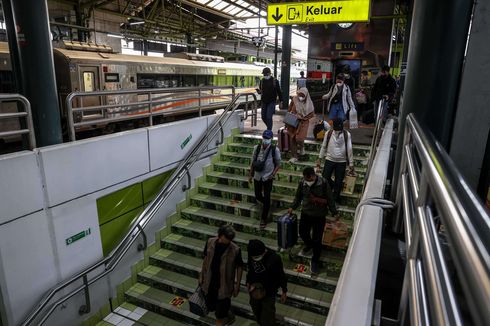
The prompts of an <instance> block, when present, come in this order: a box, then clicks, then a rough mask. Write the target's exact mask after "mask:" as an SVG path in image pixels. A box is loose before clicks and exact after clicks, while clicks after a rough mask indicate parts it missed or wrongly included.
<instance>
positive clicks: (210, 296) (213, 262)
mask: <svg viewBox="0 0 490 326" xmlns="http://www.w3.org/2000/svg"><path fill="white" fill-rule="evenodd" d="M234 238H235V230H234V229H233V227H232V226H230V225H223V226H221V227H220V228H219V229H218V236H217V237H212V238H210V239H209V240H208V241H207V243H206V247H205V248H204V260H203V263H202V270H201V273H200V274H199V285H200V286H201V288H202V290H203V291H204V293H205V295H206V296H205V297H206V305H207V307H208V310H209V311H214V312H215V314H216V326H225V325H231V324H232V323H233V321H234V319H235V316H234V315H233V314H231V313H230V307H231V297H232V296H233V297H236V296H237V295H238V293H239V292H240V281H241V279H242V271H243V265H244V263H243V259H242V251H241V249H240V247H238V245H236V244H235V243H234V242H233V239H234Z"/></svg>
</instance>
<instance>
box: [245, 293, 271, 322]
mask: <svg viewBox="0 0 490 326" xmlns="http://www.w3.org/2000/svg"><path fill="white" fill-rule="evenodd" d="M250 306H251V307H252V311H253V313H254V315H255V318H256V319H257V323H258V324H259V325H260V326H274V325H276V299H275V298H274V297H267V296H266V297H265V298H263V299H261V300H254V299H252V298H250Z"/></svg>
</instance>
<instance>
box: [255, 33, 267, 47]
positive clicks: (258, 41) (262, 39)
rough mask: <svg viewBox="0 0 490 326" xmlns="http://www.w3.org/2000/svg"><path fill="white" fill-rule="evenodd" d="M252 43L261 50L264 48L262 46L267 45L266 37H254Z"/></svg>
mask: <svg viewBox="0 0 490 326" xmlns="http://www.w3.org/2000/svg"><path fill="white" fill-rule="evenodd" d="M252 43H253V44H254V45H255V46H256V47H258V48H260V47H262V46H264V45H265V37H263V36H254V37H252Z"/></svg>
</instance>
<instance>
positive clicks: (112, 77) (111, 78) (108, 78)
mask: <svg viewBox="0 0 490 326" xmlns="http://www.w3.org/2000/svg"><path fill="white" fill-rule="evenodd" d="M104 77H105V82H106V83H119V74H118V73H106V74H105V75H104Z"/></svg>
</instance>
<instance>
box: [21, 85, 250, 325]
mask: <svg viewBox="0 0 490 326" xmlns="http://www.w3.org/2000/svg"><path fill="white" fill-rule="evenodd" d="M249 96H251V97H252V98H253V102H252V108H251V110H252V112H251V113H249V107H248V105H247V106H246V111H245V117H249V116H251V117H252V119H253V120H252V125H254V122H253V121H254V120H255V121H256V119H257V104H256V103H257V96H256V94H255V93H240V94H238V95H236V96H235V97H234V98H233V99H232V100H231V102H230V103H229V104H228V106H227V107H226V108H225V109H224V111H223V113H222V114H221V115H220V116H219V117H218V118H217V119H216V120H215V121H214V122H213V123H212V124H211V126H209V127H208V128H207V129H206V131H205V133H204V134H203V135H202V136H201V138H200V139H199V141H198V142H197V143H196V144H194V146H193V147H192V148H191V149H190V151H189V153H188V154H187V155H186V157H185V158H184V159H183V160H182V161H181V163H180V164H179V166H178V167H177V168H176V169H175V172H174V173H173V174H172V176H171V177H170V178H169V179H168V181H167V182H166V184H165V185H164V186H163V188H162V189H161V190H160V192H159V193H158V195H157V196H156V197H155V198H154V199H153V200H152V201H151V202H150V204H149V205H148V206H147V207H146V208H145V209H144V210H143V211H142V212H141V213H140V214H139V215H138V217H137V218H136V222H135V223H134V224H133V226H132V227H131V229H130V230H129V232H128V233H127V234H126V235H125V236H124V238H123V239H122V240H121V242H120V243H119V244H118V245H117V247H116V248H115V249H113V250H112V251H111V253H110V254H109V255H108V256H107V257H105V258H104V259H102V260H100V261H99V262H97V263H95V264H93V265H92V266H90V267H88V268H87V269H85V270H84V271H82V272H80V273H78V274H76V275H75V276H73V277H71V278H70V279H68V280H66V281H63V282H62V283H61V284H59V285H57V286H56V287H54V288H53V289H51V290H50V291H48V293H47V294H46V295H45V296H44V297H43V299H42V300H41V301H40V303H39V304H38V305H37V306H36V308H35V309H34V310H33V311H32V312H31V313H29V315H28V316H27V318H26V319H25V320H24V321H23V322H22V324H21V325H22V326H27V325H31V324H32V323H33V322H34V321H35V320H36V319H38V318H39V317H40V321H39V322H38V323H37V324H36V325H42V324H43V323H44V322H45V321H46V320H47V319H48V318H49V316H50V315H51V314H52V313H53V312H54V310H55V309H56V308H57V307H58V306H59V305H60V304H62V303H63V302H65V301H67V300H69V299H70V298H72V297H73V296H75V295H76V294H78V293H80V292H82V291H85V298H86V303H85V305H83V306H82V307H80V310H79V313H80V314H81V315H82V314H86V313H88V312H90V294H89V287H90V285H92V284H93V283H95V282H97V281H98V280H100V279H102V278H104V277H105V276H107V275H108V274H110V273H111V272H112V271H113V270H114V269H115V268H116V267H117V265H118V264H119V263H120V262H121V260H122V259H123V258H124V257H125V255H126V254H127V253H128V251H129V249H130V248H131V246H132V245H133V243H134V242H135V241H136V239H137V238H138V236H139V235H142V236H143V242H144V243H143V244H140V245H139V246H138V249H139V250H144V249H146V235H145V232H144V229H145V227H146V226H147V225H148V223H149V222H150V221H151V220H152V219H153V218H154V217H155V216H156V213H157V212H158V210H159V209H160V208H161V207H162V205H163V204H164V203H165V202H166V200H167V199H168V198H169V197H170V195H171V194H172V192H173V191H174V190H175V189H176V187H177V185H178V184H179V183H180V182H181V181H182V180H183V179H184V178H187V179H188V180H190V172H189V171H190V169H191V168H192V166H193V165H194V164H195V163H196V162H197V161H198V160H199V158H200V156H201V154H202V153H203V152H204V151H205V150H206V149H207V146H208V144H210V142H211V140H212V139H213V138H214V137H215V136H216V135H218V133H221V136H223V126H224V125H225V124H226V122H227V121H228V120H229V118H230V117H231V116H232V113H233V112H235V110H236V109H237V108H238V107H239V106H240V104H242V103H238V102H237V101H238V99H239V98H241V97H245V98H248V97H249ZM245 117H243V118H242V120H245ZM222 140H223V139H221V141H222ZM217 143H218V142H217ZM189 186H190V184H189ZM185 189H188V187H186V188H185ZM102 266H103V267H104V270H103V271H102V272H101V273H99V274H98V275H95V276H93V277H91V278H89V274H90V273H92V272H94V271H96V270H98V269H99V268H100V267H102ZM77 281H82V282H83V285H80V286H78V287H77V288H75V289H74V290H72V291H71V292H69V293H68V294H66V295H64V296H62V297H61V298H60V299H58V300H57V301H56V302H53V303H52V305H51V306H50V307H49V309H47V308H48V307H47V306H48V304H49V303H50V302H51V301H52V300H53V298H54V296H55V295H56V294H57V293H58V292H60V291H61V290H63V289H65V288H67V287H68V286H70V285H73V284H74V283H75V282H77ZM46 309H47V310H46ZM45 310H46V312H45V313H43V314H42V317H41V313H42V312H43V311H45Z"/></svg>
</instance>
